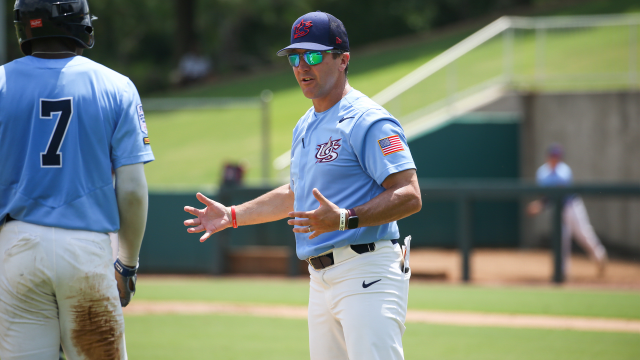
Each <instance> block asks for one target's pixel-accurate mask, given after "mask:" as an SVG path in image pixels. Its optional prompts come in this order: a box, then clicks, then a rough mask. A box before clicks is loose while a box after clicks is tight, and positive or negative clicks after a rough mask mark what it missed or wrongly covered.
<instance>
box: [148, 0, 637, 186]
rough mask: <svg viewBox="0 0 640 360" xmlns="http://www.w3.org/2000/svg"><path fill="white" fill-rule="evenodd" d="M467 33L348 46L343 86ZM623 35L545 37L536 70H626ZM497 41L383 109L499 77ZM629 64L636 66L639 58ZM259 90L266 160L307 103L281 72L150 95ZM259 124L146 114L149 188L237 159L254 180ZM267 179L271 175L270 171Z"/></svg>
mask: <svg viewBox="0 0 640 360" xmlns="http://www.w3.org/2000/svg"><path fill="white" fill-rule="evenodd" d="M633 10H635V11H638V10H640V9H638V6H637V4H636V3H634V2H633V1H630V0H620V1H615V2H611V1H604V0H603V1H592V2H590V3H588V4H585V5H583V6H576V7H575V8H573V9H568V10H563V11H561V12H559V14H568V13H571V14H584V13H598V12H609V13H612V12H624V11H633ZM545 15H554V13H550V14H549V13H548V14H545ZM470 33H471V32H469V31H467V30H463V31H459V32H458V33H455V34H452V35H449V36H446V37H440V38H438V39H437V40H428V41H425V40H423V41H413V42H408V43H407V44H406V45H404V46H396V47H394V49H393V50H392V51H389V50H388V49H386V48H380V49H379V50H378V51H373V52H367V53H366V54H360V53H359V52H358V49H357V48H356V49H355V50H354V51H353V54H352V55H353V59H352V61H351V64H350V75H349V81H350V83H351V84H352V85H353V86H354V87H355V88H356V89H358V90H361V91H363V92H364V93H366V94H368V95H370V96H372V95H374V94H376V93H378V92H379V91H380V90H382V89H384V88H385V87H387V86H388V85H390V84H392V83H393V82H395V81H396V80H398V79H399V78H401V77H403V76H404V75H406V74H408V73H409V72H411V71H412V70H414V69H415V68H417V67H418V66H420V65H422V64H424V63H425V62H427V61H428V60H430V59H432V58H433V57H435V56H436V55H438V54H440V53H442V52H443V51H445V50H446V49H448V48H450V47H451V46H453V45H454V44H456V43H458V42H459V41H460V40H462V39H464V38H465V37H466V36H468V35H469V34H470ZM614 33H619V34H617V35H615V34H614ZM625 34H626V35H628V34H627V33H625V32H624V31H622V32H621V31H619V30H611V29H599V30H584V31H580V30H576V31H555V32H554V33H553V35H548V36H547V45H548V51H547V52H546V54H545V59H544V61H543V63H544V69H545V70H544V73H546V74H571V73H580V72H584V71H586V70H589V69H591V70H593V69H602V71H601V72H620V71H625V70H624V69H626V67H628V65H629V56H628V54H627V51H628V41H627V40H625ZM613 35H615V36H613ZM612 36H613V37H612ZM638 37H640V35H638ZM534 40H535V36H534V35H533V34H532V33H528V34H524V33H523V34H520V35H518V34H516V43H515V45H516V51H517V53H516V56H515V59H514V71H515V73H516V75H519V76H520V77H521V78H522V79H528V80H527V81H529V80H531V79H532V78H534V77H535V67H536V59H535V56H534V49H535V41H534ZM502 41H503V40H502V38H498V39H494V40H492V41H490V42H488V43H486V44H485V45H483V46H481V47H480V48H478V49H476V50H474V51H472V52H471V53H469V54H468V55H466V56H465V57H464V58H463V59H460V61H459V62H458V64H457V65H456V66H455V71H456V75H455V76H454V77H453V81H452V80H451V78H450V77H448V76H447V70H445V71H441V72H439V73H436V74H435V75H434V76H433V77H432V78H431V79H429V80H427V81H424V82H423V83H421V84H419V85H418V86H416V87H415V89H414V90H412V91H410V92H408V93H406V94H405V95H403V96H402V97H401V99H400V100H398V101H394V102H392V103H390V104H388V108H389V110H390V111H391V112H392V113H394V114H396V115H397V116H399V115H402V114H408V113H410V112H411V111H412V110H415V109H418V108H420V107H421V106H424V105H426V104H427V103H430V102H433V101H436V100H438V99H442V98H443V97H444V96H445V95H446V94H447V93H448V92H449V91H450V89H455V90H460V89H464V88H465V87H467V86H468V85H470V84H477V83H479V82H482V81H483V80H487V79H490V78H492V77H494V76H496V75H498V74H500V72H501V71H502V69H503V68H504V64H503V55H502V50H501V49H502V48H501V46H502V44H503V42H502ZM636 59H637V60H638V61H640V56H638V57H636ZM282 61H283V62H284V61H285V60H284V59H282ZM639 67H640V66H639ZM264 89H271V90H272V91H273V92H274V98H273V102H272V104H271V106H272V116H271V124H272V130H271V134H272V138H271V139H272V141H271V142H272V149H271V154H270V155H271V158H272V159H274V158H275V157H276V156H279V155H280V154H282V153H283V152H285V151H287V150H288V149H289V148H290V142H291V132H292V129H293V127H294V125H295V123H296V122H297V120H298V119H299V118H300V116H302V114H303V113H304V112H305V111H306V110H307V109H308V108H309V107H310V106H311V102H310V101H309V100H308V99H306V98H304V96H303V95H302V94H301V92H300V90H299V88H298V85H297V83H296V81H295V79H294V77H293V75H292V74H291V71H290V70H289V69H286V68H283V70H270V71H268V72H265V73H262V74H258V75H253V76H247V77H245V78H242V79H237V80H235V81H230V82H224V83H220V84H214V85H208V86H203V87H198V88H193V89H188V90H184V91H180V92H173V93H163V94H158V95H159V96H178V97H180V96H183V97H188V96H192V97H211V96H216V97H218V96H224V97H239V96H258V95H259V94H260V92H261V91H262V90H264ZM259 121H260V112H259V110H257V109H237V110H216V111H214V110H203V111H175V112H166V113H158V112H149V113H148V114H147V122H148V125H149V129H150V137H151V141H152V147H153V150H154V153H155V155H156V161H155V162H153V163H151V164H148V165H147V166H146V172H147V179H148V182H149V184H150V185H151V188H152V189H153V187H154V186H166V185H172V184H181V185H201V184H217V183H219V180H220V170H221V167H222V164H223V163H224V162H225V161H240V162H244V163H245V164H247V165H248V172H247V177H248V178H249V179H257V178H259V177H260V174H261V171H260V160H259V159H260V141H259V139H260V138H259V131H260V130H259V129H260V128H259ZM416 155H417V154H416ZM272 174H273V175H277V174H274V172H273V171H272ZM285 175H286V174H285Z"/></svg>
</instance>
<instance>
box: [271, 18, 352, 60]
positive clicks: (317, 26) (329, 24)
mask: <svg viewBox="0 0 640 360" xmlns="http://www.w3.org/2000/svg"><path fill="white" fill-rule="evenodd" d="M295 49H301V50H315V51H325V50H341V51H343V52H349V37H348V36H347V30H346V29H345V28H344V25H343V24H342V22H341V21H340V20H338V19H336V17H335V16H333V15H331V14H327V13H325V12H322V11H314V12H310V13H307V14H304V15H302V16H300V17H299V18H298V19H296V21H294V22H293V25H292V26H291V45H289V46H287V47H286V48H284V49H282V50H280V51H278V56H286V55H287V54H289V53H290V52H291V50H295Z"/></svg>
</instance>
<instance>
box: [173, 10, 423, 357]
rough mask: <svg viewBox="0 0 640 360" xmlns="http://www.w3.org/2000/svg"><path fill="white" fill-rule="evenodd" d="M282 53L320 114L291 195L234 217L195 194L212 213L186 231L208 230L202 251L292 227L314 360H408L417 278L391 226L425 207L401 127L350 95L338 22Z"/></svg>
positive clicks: (310, 30) (302, 36) (296, 139)
mask: <svg viewBox="0 0 640 360" xmlns="http://www.w3.org/2000/svg"><path fill="white" fill-rule="evenodd" d="M278 54H279V55H282V56H287V57H288V60H289V62H290V64H291V66H292V68H293V73H294V75H295V77H296V80H297V81H298V84H299V85H300V88H301V89H302V93H303V94H304V95H305V97H307V98H309V99H311V100H312V103H313V106H312V107H311V108H310V109H309V111H307V113H306V114H305V115H304V116H303V117H302V118H300V120H299V121H298V124H297V125H296V127H295V129H294V130H293V142H292V146H291V174H290V182H289V184H287V185H283V186H281V187H279V188H277V189H275V190H273V191H271V192H269V193H267V194H265V195H263V196H261V197H259V198H257V199H255V200H252V201H249V202H247V203H245V204H242V205H239V206H231V207H225V206H224V205H222V204H219V203H217V202H215V201H212V200H210V199H207V198H206V197H205V196H203V195H202V194H198V195H197V197H198V199H199V200H200V201H201V202H203V203H204V204H205V205H206V206H207V207H206V208H205V209H202V210H199V209H195V208H192V207H185V210H186V211H187V212H189V213H191V214H192V215H194V216H197V218H196V219H191V220H187V221H185V225H186V226H192V228H189V229H188V231H189V232H192V233H196V232H202V231H205V232H206V233H205V234H204V235H203V236H202V237H201V238H200V241H204V240H206V239H207V238H208V237H209V236H210V235H211V234H213V233H215V232H218V231H221V230H223V229H225V228H227V227H230V226H233V227H234V228H235V227H237V226H243V225H251V224H258V223H263V222H268V221H274V220H278V219H282V218H285V217H292V218H294V219H292V220H289V224H290V225H294V228H293V231H294V232H295V235H296V244H297V254H298V257H299V258H300V259H305V260H307V261H308V262H309V272H310V274H311V281H310V285H311V291H310V294H309V316H308V320H309V347H310V352H311V359H312V360H320V359H322V360H324V359H332V360H342V359H344V360H347V359H350V360H365V359H366V360H370V359H385V360H393V359H403V358H404V354H403V348H402V334H403V333H404V330H405V326H404V322H405V317H406V311H407V299H408V290H409V277H410V274H411V273H410V271H409V268H408V264H407V263H406V262H405V258H404V254H403V250H402V249H401V247H400V245H399V244H398V242H397V239H399V237H400V232H399V229H398V225H397V223H396V221H397V220H399V219H402V218H404V217H407V216H409V215H411V214H413V213H416V212H418V211H419V210H420V208H421V206H422V202H421V198H420V190H419V186H418V180H417V177H416V166H415V164H414V162H413V159H412V157H411V153H410V152H409V147H408V146H407V140H406V138H405V136H404V132H403V130H402V127H401V126H400V123H399V122H398V121H397V120H396V119H395V118H394V117H393V116H392V115H391V114H389V112H387V111H386V110H385V109H384V108H382V107H381V106H380V105H378V104H376V103H375V102H373V101H372V100H371V99H369V98H368V97H367V96H365V95H364V94H362V93H361V92H359V91H357V90H355V89H353V88H352V87H351V86H350V85H349V82H348V80H347V71H348V70H347V69H348V64H349V59H350V53H349V39H348V37H347V32H346V30H345V28H344V26H343V24H342V22H340V20H338V19H336V18H335V17H333V16H332V15H330V14H327V13H324V12H319V11H318V12H312V13H308V14H305V15H304V16H302V17H300V18H298V19H297V20H296V21H295V22H294V24H293V27H292V29H291V45H290V46H288V47H286V48H284V49H282V50H281V51H279V53H278ZM407 245H408V244H407ZM407 248H408V246H407ZM407 255H408V254H407ZM407 260H408V257H407ZM407 262H408V261H407Z"/></svg>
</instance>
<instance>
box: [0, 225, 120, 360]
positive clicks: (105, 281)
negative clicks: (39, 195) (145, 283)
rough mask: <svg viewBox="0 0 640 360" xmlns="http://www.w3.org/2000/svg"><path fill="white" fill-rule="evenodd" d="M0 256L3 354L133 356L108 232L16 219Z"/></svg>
mask: <svg viewBox="0 0 640 360" xmlns="http://www.w3.org/2000/svg"><path fill="white" fill-rule="evenodd" d="M0 260H1V261H2V263H1V265H0V358H1V359H2V360H54V359H58V352H59V348H60V344H61V343H62V347H63V349H64V352H65V354H66V356H67V359H69V360H76V359H117V360H121V359H126V358H127V354H126V349H125V340H124V319H123V317H122V309H121V307H120V300H119V296H118V289H117V287H116V280H115V276H114V271H115V270H114V268H113V265H112V262H111V244H110V240H109V236H108V235H107V234H101V233H96V232H89V231H79V230H67V229H60V228H53V227H46V226H39V225H33V224H28V223H25V222H21V221H10V222H8V223H6V225H5V226H4V227H2V228H1V229H0Z"/></svg>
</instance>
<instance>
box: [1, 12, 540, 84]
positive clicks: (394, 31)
mask: <svg viewBox="0 0 640 360" xmlns="http://www.w3.org/2000/svg"><path fill="white" fill-rule="evenodd" d="M532 1H533V0H162V1H159V0H135V1H131V0H109V1H96V0H94V1H91V0H89V5H90V8H91V12H92V13H93V14H94V15H96V16H97V17H98V20H97V21H96V22H95V24H94V25H95V33H96V45H95V47H94V49H91V50H87V51H86V52H85V55H86V56H87V57H89V58H91V59H93V60H95V61H98V62H100V63H102V64H105V65H106V66H109V67H111V68H113V69H114V70H116V71H119V72H121V73H123V74H125V75H127V76H129V77H130V78H132V80H133V81H134V82H135V83H136V85H137V86H138V87H139V90H140V91H141V93H150V92H153V91H158V90H161V89H165V88H167V87H168V86H169V75H168V74H169V73H170V71H171V70H172V69H174V68H176V66H177V63H178V61H179V59H180V57H181V56H182V55H183V54H184V53H186V52H187V51H189V50H190V49H192V48H194V47H198V48H199V49H200V50H201V52H202V53H203V54H205V55H206V56H208V57H209V58H210V59H211V60H212V61H213V71H214V72H215V73H216V74H227V73H233V72H242V71H246V70H249V69H256V68H260V67H263V66H265V65H269V64H271V63H273V62H274V61H278V59H277V57H276V56H275V52H276V51H277V50H279V49H281V48H283V47H285V46H287V45H288V44H289V31H290V29H291V25H292V23H293V21H294V20H295V19H297V18H298V17H299V16H300V15H302V14H304V13H306V12H310V11H315V10H321V11H325V12H328V13H330V14H332V15H334V16H336V17H337V18H339V19H341V20H342V21H343V23H344V24H345V27H346V28H347V32H348V33H349V41H350V42H351V44H355V45H357V46H362V45H366V44H368V43H372V42H376V41H379V40H382V39H386V38H392V37H396V36H400V35H405V34H411V33H415V32H421V31H426V30H429V29H433V28H437V27H440V26H443V25H447V24H451V23H453V22H456V21H460V20H464V19H469V18H473V17H477V16H481V15H484V14H487V13H490V12H495V11H500V10H506V9H509V8H512V7H514V6H521V5H528V4H530V3H531V2H532ZM12 9H13V2H11V1H10V0H7V12H6V14H7V18H8V19H7V25H8V26H9V27H10V28H9V29H8V31H7V32H8V35H7V36H8V37H9V39H8V55H9V56H8V57H9V60H12V59H15V58H18V57H20V56H22V55H21V53H20V50H19V48H18V46H17V41H16V37H15V31H14V29H13V11H12Z"/></svg>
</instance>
